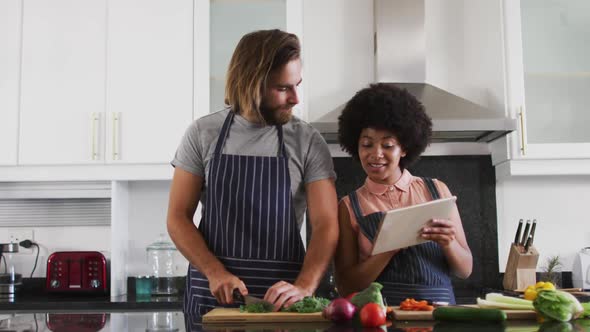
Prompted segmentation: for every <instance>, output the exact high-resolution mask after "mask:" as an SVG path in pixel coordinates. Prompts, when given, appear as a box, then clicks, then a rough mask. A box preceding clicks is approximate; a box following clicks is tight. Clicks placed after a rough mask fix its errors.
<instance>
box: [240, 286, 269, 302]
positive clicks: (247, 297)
mask: <svg viewBox="0 0 590 332" xmlns="http://www.w3.org/2000/svg"><path fill="white" fill-rule="evenodd" d="M232 295H233V298H234V301H240V302H244V303H245V304H252V303H259V302H264V303H268V302H266V301H264V300H263V299H259V298H257V297H255V296H250V295H242V293H240V290H239V289H237V288H236V289H234V291H233V293H232ZM269 304H270V303H269Z"/></svg>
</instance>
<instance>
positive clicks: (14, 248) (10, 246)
mask: <svg viewBox="0 0 590 332" xmlns="http://www.w3.org/2000/svg"><path fill="white" fill-rule="evenodd" d="M0 252H8V253H11V252H18V243H13V242H10V243H0Z"/></svg>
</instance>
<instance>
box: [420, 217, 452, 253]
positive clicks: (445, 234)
mask: <svg viewBox="0 0 590 332" xmlns="http://www.w3.org/2000/svg"><path fill="white" fill-rule="evenodd" d="M455 234H456V230H455V225H454V223H453V222H452V221H450V220H448V219H432V220H431V221H430V222H429V223H428V225H426V226H425V227H423V228H422V233H421V236H422V238H423V239H426V240H431V241H434V242H436V243H438V244H439V245H440V246H441V247H443V248H445V247H448V246H449V245H450V244H451V243H453V242H454V241H455V239H456V238H455Z"/></svg>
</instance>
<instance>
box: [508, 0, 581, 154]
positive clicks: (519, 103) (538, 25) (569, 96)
mask: <svg viewBox="0 0 590 332" xmlns="http://www.w3.org/2000/svg"><path fill="white" fill-rule="evenodd" d="M504 29H505V40H506V47H505V50H506V83H507V92H508V100H507V104H508V105H507V106H508V108H509V109H510V111H511V113H512V114H513V116H515V117H519V118H520V121H521V126H520V128H519V132H518V133H517V134H513V135H512V137H511V140H510V142H509V143H510V144H509V149H508V151H509V152H510V155H509V159H511V160H515V161H524V160H566V159H570V160H571V159H578V160H577V161H574V163H575V164H579V163H580V162H582V163H584V162H585V161H583V159H590V131H589V130H588V129H587V128H588V122H590V112H588V110H589V109H588V107H589V106H588V105H590V93H588V92H589V91H590V43H588V35H590V3H588V1H585V0H567V1H550V0H521V1H504Z"/></svg>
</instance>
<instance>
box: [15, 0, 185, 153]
mask: <svg viewBox="0 0 590 332" xmlns="http://www.w3.org/2000/svg"><path fill="white" fill-rule="evenodd" d="M23 16H24V22H23V51H22V52H23V65H22V93H21V111H20V114H21V115H20V150H19V151H20V159H19V164H21V165H60V164H61V165H72V164H104V163H107V164H109V163H143V164H149V163H167V162H169V161H170V160H171V159H172V157H173V155H174V151H175V150H176V147H177V146H178V143H179V142H180V138H181V137H182V134H183V133H184V131H185V129H186V127H187V126H188V125H189V123H190V121H191V120H192V117H193V114H192V113H193V112H192V109H193V82H192V80H193V74H192V68H193V1H192V0H171V1H166V0H149V1H136V0H117V1H111V2H108V6H107V1H106V0H82V1H77V0H76V1H72V0H57V1H52V2H49V3H48V2H46V1H41V0H31V1H26V2H25V7H24V15H23Z"/></svg>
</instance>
